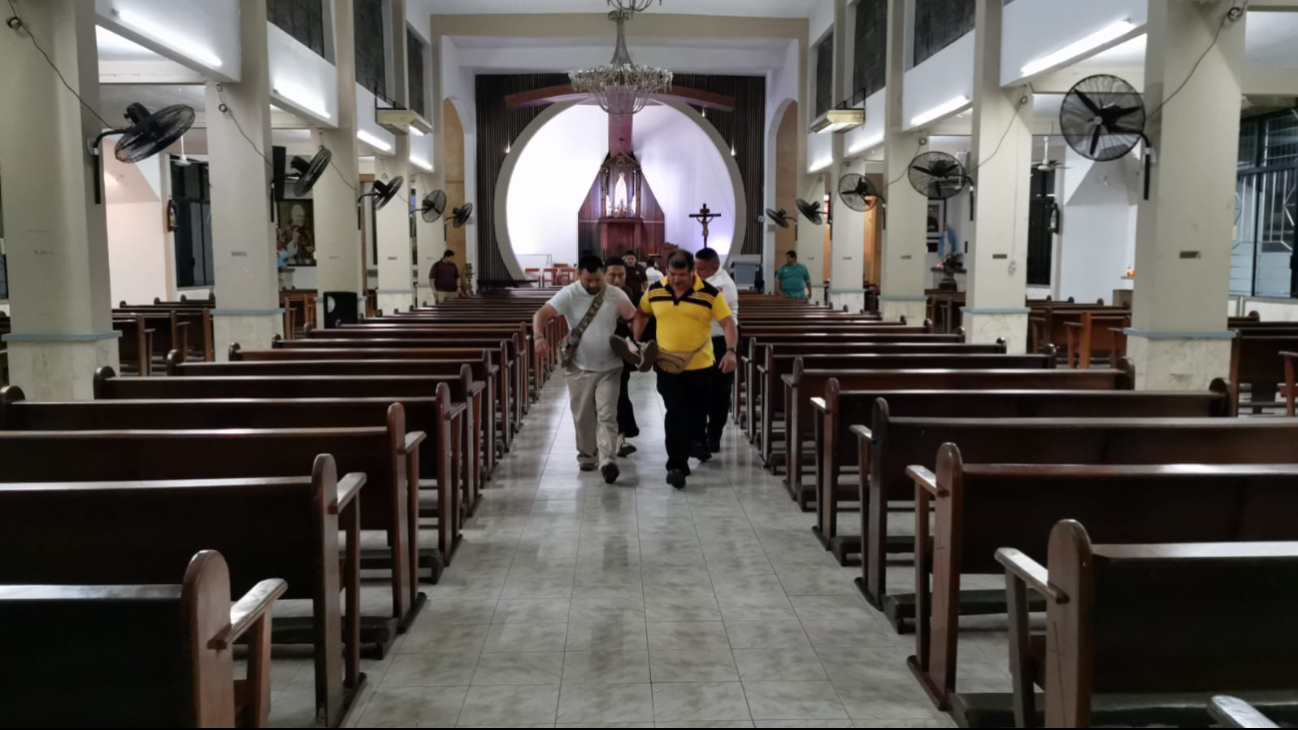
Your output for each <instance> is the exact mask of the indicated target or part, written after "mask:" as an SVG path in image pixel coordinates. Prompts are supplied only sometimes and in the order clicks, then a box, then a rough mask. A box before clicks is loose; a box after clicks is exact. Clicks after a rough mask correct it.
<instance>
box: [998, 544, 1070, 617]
mask: <svg viewBox="0 0 1298 730" xmlns="http://www.w3.org/2000/svg"><path fill="white" fill-rule="evenodd" d="M996 562H998V563H1000V564H1001V565H1004V566H1005V573H1006V575H1010V576H1013V577H1014V578H1016V579H1018V580H1020V581H1022V582H1023V583H1024V584H1025V585H1026V586H1027V587H1028V588H1031V589H1032V590H1033V591H1035V592H1037V593H1039V594H1041V595H1042V596H1044V597H1045V598H1046V600H1048V601H1050V602H1051V603H1054V604H1056V605H1063V604H1065V603H1068V596H1067V594H1065V593H1064V592H1062V591H1060V590H1059V589H1058V588H1056V587H1055V586H1053V585H1051V584H1050V572H1049V571H1047V570H1046V569H1045V568H1043V567H1041V564H1040V563H1038V562H1037V561H1035V560H1033V559H1032V558H1029V557H1028V556H1026V555H1024V554H1023V553H1021V552H1019V551H1018V550H1015V549H1013V548H1001V549H1000V550H997V551H996Z"/></svg>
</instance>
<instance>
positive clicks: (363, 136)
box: [356, 129, 392, 152]
mask: <svg viewBox="0 0 1298 730" xmlns="http://www.w3.org/2000/svg"><path fill="white" fill-rule="evenodd" d="M356 139H359V140H360V141H362V142H364V143H365V144H367V145H369V146H371V147H373V148H375V149H378V150H382V151H384V152H391V151H392V145H390V144H388V143H387V142H384V141H383V140H381V139H379V138H378V137H375V136H374V135H372V134H370V133H369V132H367V131H365V130H364V129H362V130H360V131H359V132H357V133H356Z"/></svg>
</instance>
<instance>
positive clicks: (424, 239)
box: [415, 173, 464, 306]
mask: <svg viewBox="0 0 1298 730" xmlns="http://www.w3.org/2000/svg"><path fill="white" fill-rule="evenodd" d="M437 178H438V176H437V175H434V174H432V173H420V174H418V175H415V190H416V192H417V193H418V195H419V202H420V204H422V203H423V201H424V197H425V196H427V195H428V194H429V193H431V192H432V191H434V190H440V189H441V187H440V184H439V182H438V179H437ZM448 208H449V203H448ZM450 213H451V211H450V210H447V211H446V212H445V213H443V214H442V218H439V219H437V220H436V221H434V222H432V223H425V222H424V219H423V216H422V215H420V214H418V213H416V214H415V249H416V252H417V253H416V256H415V269H416V271H415V273H416V274H417V276H416V277H415V289H416V290H417V294H418V299H419V305H420V306H422V305H423V304H424V303H425V302H427V303H428V304H432V303H433V289H432V287H431V286H430V285H429V283H428V274H429V272H431V271H432V270H433V264H435V263H437V262H438V261H441V260H442V254H444V253H446V227H445V223H446V220H445V217H446V216H447V215H450ZM456 264H457V265H458V266H459V267H460V269H461V270H463V269H464V262H463V261H457V262H456Z"/></svg>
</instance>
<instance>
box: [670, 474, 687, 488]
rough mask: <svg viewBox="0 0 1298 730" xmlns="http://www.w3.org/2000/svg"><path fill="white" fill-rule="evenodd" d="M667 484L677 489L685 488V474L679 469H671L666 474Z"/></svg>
mask: <svg viewBox="0 0 1298 730" xmlns="http://www.w3.org/2000/svg"><path fill="white" fill-rule="evenodd" d="M667 483H668V484H670V485H672V486H673V487H676V488H677V489H684V488H685V474H684V473H683V472H682V471H681V470H680V469H672V470H671V471H669V472H667Z"/></svg>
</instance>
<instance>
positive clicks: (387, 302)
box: [378, 291, 415, 314]
mask: <svg viewBox="0 0 1298 730" xmlns="http://www.w3.org/2000/svg"><path fill="white" fill-rule="evenodd" d="M378 300H379V301H378V308H379V309H381V310H383V313H384V314H391V313H393V312H407V311H409V310H410V305H412V304H414V303H415V292H414V291H408V292H382V291H381V292H379V293H378Z"/></svg>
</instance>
